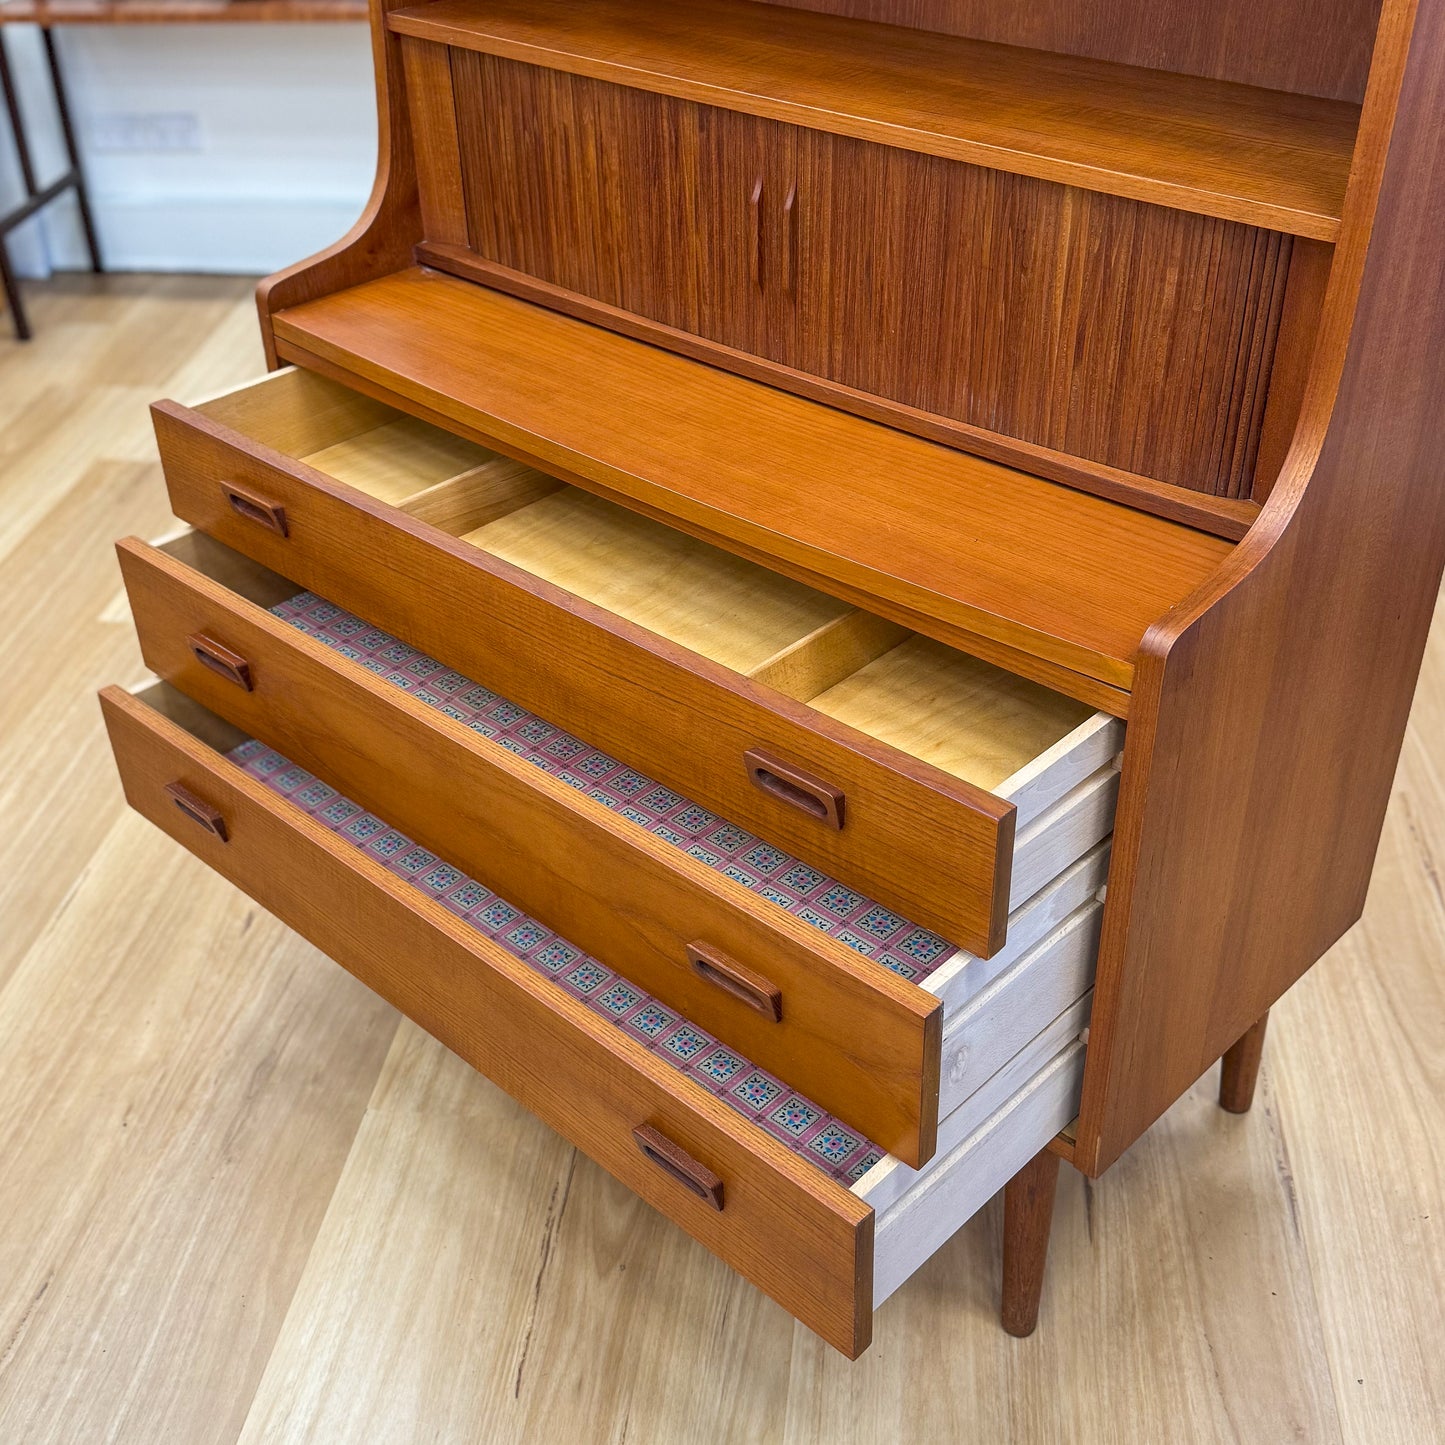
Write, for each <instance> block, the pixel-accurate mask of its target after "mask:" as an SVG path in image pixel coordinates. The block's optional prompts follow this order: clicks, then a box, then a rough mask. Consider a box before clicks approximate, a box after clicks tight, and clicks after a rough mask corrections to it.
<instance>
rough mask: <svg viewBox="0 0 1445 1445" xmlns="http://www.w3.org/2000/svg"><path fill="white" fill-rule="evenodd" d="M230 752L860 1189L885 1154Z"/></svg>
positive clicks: (239, 750) (535, 932)
mask: <svg viewBox="0 0 1445 1445" xmlns="http://www.w3.org/2000/svg"><path fill="white" fill-rule="evenodd" d="M226 756H227V757H229V758H230V759H231V761H232V762H234V763H237V764H238V765H239V766H240V767H241V768H243V769H244V770H245V771H246V772H248V773H250V774H251V776H252V777H254V778H257V779H259V780H260V781H261V782H263V783H265V784H266V786H267V787H269V788H271V789H272V790H273V791H274V792H277V793H280V794H281V795H282V796H283V797H285V798H286V799H288V801H290V802H291V803H293V804H295V805H296V806H297V807H299V808H302V809H304V810H305V811H306V812H308V813H310V814H311V816H312V817H313V818H315V819H316V820H317V821H318V822H320V823H324V824H325V825H326V826H327V827H328V828H330V829H331V830H332V832H334V833H335V834H336V835H337V836H338V837H339V838H343V839H345V840H346V841H347V842H348V843H350V844H352V845H353V846H354V847H356V848H359V849H361V850H362V851H364V852H366V853H368V854H370V855H371V856H372V857H373V858H374V859H377V860H379V861H380V862H382V863H383V864H384V865H385V866H386V867H387V868H388V869H389V870H390V871H391V872H392V873H394V874H396V875H397V876H398V877H400V878H404V879H406V881H407V882H408V883H410V884H411V885H412V886H413V887H414V888H416V889H419V890H420V891H421V892H422V893H424V894H426V895H427V896H428V897H431V898H439V899H440V900H441V902H442V903H443V904H445V905H446V906H447V907H448V908H449V909H451V911H452V912H453V913H456V914H457V915H459V916H460V917H461V918H462V919H463V921H464V922H466V923H468V924H470V925H471V926H472V927H473V928H475V929H476V930H477V932H478V933H480V934H482V935H484V936H485V937H486V938H489V939H490V940H491V941H492V942H493V943H495V944H497V945H498V946H499V947H501V948H504V949H506V950H507V952H508V953H510V954H512V955H513V956H514V957H516V958H519V959H521V960H522V962H524V963H526V964H529V965H530V966H531V967H532V968H534V969H535V970H536V971H537V972H538V973H540V974H543V975H545V976H546V977H548V978H551V979H552V980H553V981H554V982H555V983H557V984H560V985H561V987H563V988H564V989H566V990H567V992H568V993H570V994H571V995H572V996H573V997H574V998H577V999H580V1000H581V1001H582V1002H583V1003H584V1004H586V1005H587V1007H588V1008H590V1009H592V1010H593V1011H594V1012H595V1013H598V1014H601V1015H602V1017H603V1018H605V1019H607V1020H608V1021H609V1022H611V1023H613V1024H615V1025H616V1026H617V1027H618V1028H620V1029H622V1030H623V1031H624V1032H626V1033H627V1034H628V1035H629V1036H630V1037H631V1038H633V1039H634V1040H635V1041H637V1042H639V1043H641V1044H643V1045H644V1046H645V1047H647V1048H648V1049H650V1050H652V1052H653V1053H655V1054H657V1055H658V1057H659V1058H662V1059H665V1060H666V1061H667V1062H668V1063H669V1064H671V1065H673V1067H674V1068H676V1069H678V1070H680V1071H681V1072H682V1073H685V1074H688V1075H690V1076H691V1077H692V1078H693V1079H694V1080H695V1081H696V1082H697V1083H699V1084H701V1085H702V1086H703V1087H704V1088H705V1089H707V1090H708V1092H709V1093H711V1094H714V1095H716V1097H717V1098H719V1099H721V1100H722V1101H723V1102H724V1103H725V1104H727V1105H729V1106H730V1107H731V1108H733V1109H736V1110H737V1112H738V1113H739V1114H741V1115H743V1116H744V1118H747V1119H751V1120H752V1121H753V1122H754V1123H755V1124H758V1125H759V1126H760V1127H762V1128H763V1129H766V1130H767V1132H768V1133H769V1134H771V1135H772V1136H773V1137H774V1138H775V1139H780V1140H781V1141H782V1142H783V1143H784V1144H786V1145H787V1146H788V1148H790V1149H791V1150H792V1151H793V1152H794V1153H795V1154H798V1155H800V1156H801V1157H802V1158H804V1159H806V1160H808V1162H809V1163H811V1164H813V1165H815V1166H817V1167H818V1168H819V1169H821V1170H822V1171H823V1172H824V1173H825V1174H827V1175H829V1176H830V1177H831V1178H833V1179H836V1180H838V1181H839V1182H840V1183H841V1184H843V1185H845V1186H847V1185H852V1184H854V1183H856V1182H857V1181H858V1180H859V1179H861V1178H862V1177H863V1176H864V1175H865V1174H866V1173H867V1172H868V1171H869V1170H870V1169H871V1168H872V1167H873V1166H874V1165H875V1164H877V1163H878V1161H879V1160H880V1159H882V1158H883V1151H882V1150H881V1149H879V1148H878V1147H877V1146H876V1145H874V1144H872V1143H870V1142H869V1141H868V1140H867V1139H865V1138H864V1137H863V1136H862V1135H861V1134H859V1133H858V1132H857V1130H855V1129H850V1128H848V1127H847V1126H846V1125H844V1124H843V1123H842V1122H841V1121H840V1120H838V1119H836V1118H834V1117H833V1115H831V1114H829V1113H827V1112H826V1111H825V1110H823V1109H822V1108H820V1107H819V1106H818V1105H817V1104H815V1103H813V1102H812V1100H811V1099H806V1098H804V1097H803V1096H802V1095H801V1094H798V1093H794V1092H793V1090H791V1089H789V1088H788V1086H787V1085H786V1084H784V1083H783V1081H782V1080H781V1079H779V1078H777V1077H775V1076H774V1075H772V1074H769V1073H767V1072H766V1071H765V1070H763V1069H759V1068H757V1067H755V1066H754V1065H753V1064H751V1063H750V1062H749V1061H748V1060H747V1059H745V1058H743V1057H742V1055H741V1054H737V1053H734V1052H733V1051H732V1050H731V1049H728V1048H725V1047H724V1046H723V1045H722V1044H720V1043H719V1042H718V1041H717V1040H716V1039H715V1038H713V1037H712V1035H711V1034H708V1033H705V1032H704V1031H703V1030H702V1029H700V1028H698V1027H697V1026H696V1025H695V1024H692V1023H689V1022H688V1020H687V1019H685V1018H683V1017H682V1016H681V1015H680V1014H678V1013H676V1012H674V1011H673V1010H672V1009H669V1008H666V1007H664V1005H662V1004H661V1003H659V1002H658V1001H657V1000H656V999H655V998H653V997H652V996H651V995H650V994H645V993H643V992H642V990H641V989H639V988H635V987H634V986H633V985H632V984H630V983H628V982H627V980H626V979H625V978H623V977H622V976H621V975H620V974H616V973H614V972H612V970H611V969H608V968H606V967H604V966H603V965H602V964H601V963H599V962H598V961H597V960H596V959H595V958H592V957H591V956H590V955H588V954H585V953H583V952H582V950H581V949H579V948H576V947H574V946H573V945H572V944H570V943H568V942H567V940H566V939H564V938H559V937H558V936H557V935H556V934H555V933H553V932H551V930H549V929H548V928H546V927H544V926H543V925H542V924H540V923H538V922H537V920H536V919H534V918H529V917H528V916H527V915H526V914H524V913H523V912H522V911H521V910H520V909H519V908H514V907H513V906H512V905H511V904H510V903H508V902H507V901H506V900H505V899H502V898H499V897H498V896H497V895H496V894H495V893H492V892H490V891H489V890H488V889H486V888H484V887H483V886H482V885H481V884H480V883H478V882H477V881H476V879H474V878H468V877H467V876H466V875H465V874H464V873H462V872H461V871H460V870H459V869H456V868H453V867H452V866H451V865H450V864H449V863H444V862H442V861H441V859H439V858H438V857H437V855H436V854H435V853H429V852H428V851H427V850H426V849H425V848H423V847H421V846H420V845H419V844H417V843H414V842H413V841H412V840H411V839H410V838H408V837H406V835H405V834H403V833H400V832H398V831H397V830H396V829H395V828H392V827H389V826H388V825H387V824H386V823H385V822H383V821H382V820H381V819H380V818H378V817H376V816H375V814H373V813H368V812H366V811H365V810H364V809H363V808H362V807H361V805H360V804H359V803H354V802H352V800H351V799H350V798H346V797H343V796H342V795H341V794H340V793H338V792H337V791H336V789H334V788H332V787H328V786H327V784H325V783H323V782H322V781H321V779H320V778H318V777H316V776H315V775H314V774H312V773H308V772H307V771H306V769H305V768H302V767H299V766H298V765H296V764H295V763H292V762H291V761H290V760H289V759H287V758H284V757H282V755H281V754H280V753H278V752H276V751H275V750H274V749H272V748H268V747H267V746H266V745H265V743H262V742H259V741H257V740H256V739H255V738H249V739H247V741H245V742H243V743H240V744H238V745H237V746H236V747H234V748H233V749H232V750H231V751H230V752H229V753H228V754H227V755H226Z"/></svg>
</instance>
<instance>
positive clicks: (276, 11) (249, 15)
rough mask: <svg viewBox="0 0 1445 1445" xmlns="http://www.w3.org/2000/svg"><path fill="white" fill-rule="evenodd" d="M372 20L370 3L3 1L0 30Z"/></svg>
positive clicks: (280, 0) (292, 0) (333, 0)
mask: <svg viewBox="0 0 1445 1445" xmlns="http://www.w3.org/2000/svg"><path fill="white" fill-rule="evenodd" d="M366 16H367V7H366V0H0V24H6V23H9V24H25V25H275V24H282V23H289V24H314V23H316V22H318V21H336V20H346V21H351V22H353V23H354V22H356V21H360V20H365V19H366Z"/></svg>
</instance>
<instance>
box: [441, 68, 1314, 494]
mask: <svg viewBox="0 0 1445 1445" xmlns="http://www.w3.org/2000/svg"><path fill="white" fill-rule="evenodd" d="M452 74H453V82H454V85H453V88H454V93H455V96H456V122H457V134H458V139H459V152H460V158H461V167H462V174H463V182H464V191H465V199H466V224H467V230H468V238H469V244H470V247H471V249H472V250H473V251H475V252H476V253H477V254H478V255H480V256H482V257H484V258H485V259H486V260H488V261H491V262H494V263H496V264H498V265H500V266H503V267H506V268H508V269H510V270H512V271H517V272H521V273H524V274H525V275H528V276H533V277H537V278H539V279H540V280H542V281H545V282H547V283H549V284H550V285H553V286H556V287H559V288H562V289H563V290H564V291H568V292H572V293H576V294H577V295H580V296H583V297H587V298H590V299H591V300H593V301H597V302H601V303H603V304H605V305H607V306H611V307H616V308H619V309H621V310H623V311H626V312H630V313H633V314H634V315H637V316H640V317H643V318H646V319H647V320H649V321H651V322H656V323H659V324H661V325H663V326H667V327H672V328H676V329H678V330H681V331H684V332H688V333H691V334H693V335H696V336H700V337H703V338H705V339H707V340H708V341H711V342H715V343H717V344H719V345H721V346H725V347H729V348H733V349H735V350H738V351H742V352H745V353H748V354H750V355H754V356H760V357H763V358H766V359H767V360H768V361H771V362H775V363H778V364H780V365H783V366H787V367H790V368H795V369H797V370H799V371H802V372H804V373H807V374H810V375H814V376H818V377H821V378H823V379H825V380H826V381H828V382H831V383H835V384H838V385H841V386H845V387H849V388H854V389H856V390H858V391H861V392H866V393H870V394H873V395H876V396H880V397H884V398H887V399H888V400H890V401H893V402H900V403H903V404H904V405H906V406H909V407H914V408H917V409H918V410H920V411H922V412H925V413H929V414H933V415H937V416H941V417H944V418H948V419H950V420H953V421H958V422H963V423H966V424H967V425H969V426H972V427H978V428H982V429H984V430H986V431H989V432H993V433H997V434H999V435H1002V436H1004V437H1010V438H1016V439H1018V440H1020V441H1023V442H1026V443H1030V444H1033V445H1036V446H1042V447H1048V448H1051V449H1053V450H1054V451H1056V452H1060V453H1064V454H1066V455H1069V456H1074V457H1079V458H1083V459H1085V460H1086V461H1088V462H1093V463H1098V464H1100V465H1103V466H1106V467H1111V468H1118V469H1121V470H1123V471H1126V472H1131V473H1136V474H1141V475H1143V476H1147V477H1152V478H1155V479H1157V480H1159V481H1163V482H1168V483H1171V484H1174V485H1177V486H1181V487H1187V488H1190V489H1192V490H1195V491H1200V492H1206V493H1211V494H1214V495H1216V496H1221V497H1248V496H1249V495H1250V490H1251V484H1252V481H1253V473H1254V455H1255V450H1256V447H1257V444H1258V433H1259V425H1260V420H1261V417H1262V415H1263V408H1264V401H1265V394H1266V391H1267V379H1268V376H1269V368H1270V364H1271V361H1272V359H1273V348H1274V341H1275V335H1276V332H1277V328H1278V320H1279V313H1280V309H1281V306H1282V301H1283V294H1284V282H1285V278H1286V275H1287V271H1288V263H1289V257H1290V250H1291V243H1290V240H1289V238H1288V237H1284V236H1281V235H1278V234H1276V233H1274V232H1267V231H1261V230H1258V229H1256V228H1252V227H1248V226H1243V225H1239V224H1236V223H1233V222H1225V221H1219V220H1215V219H1212V218H1209V217H1205V216H1199V215H1194V214H1192V213H1188V212H1180V211H1172V210H1167V209H1164V208H1162V207H1158V206H1150V205H1146V204H1142V203H1139V202H1135V201H1129V200H1122V199H1119V198H1117V197H1112V196H1107V195H1104V194H1102V193H1098V192H1086V191H1080V190H1076V189H1073V188H1070V187H1065V186H1061V185H1057V184H1054V183H1052V182H1048V181H1040V180H1035V179H1032V178H1029V177H1024V176H1015V175H1010V174H1006V173H1003V172H997V171H991V170H987V169H984V168H982V167H978V166H971V165H965V164H962V163H960V162H957V161H950V160H944V159H941V158H938V157H934V156H927V155H922V154H919V153H917V152H913V151H905V150H898V149H894V148H891V147H886V146H879V145H873V144H870V143H868V142H865V141H859V140H855V139H852V138H849V137H844V136H836V135H832V134H828V133H824V132H817V131H809V130H800V129H797V128H795V127H792V126H789V125H784V124H780V123H778V122H774V121H770V120H764V119H760V118H757V117H753V116H746V115H741V114H737V113H734V112H730V111H725V110H720V109H717V108H714V107H711V106H704V105H699V104H695V103H693V102H691V101H684V100H678V99H675V98H672V97H668V96H661V95H654V94H651V93H649V92H645V91H638V90H632V89H629V88H626V87H622V86H617V85H612V84H608V83H606V82H603V81H597V80H592V79H590V78H587V77H582V76H574V75H569V74H565V73H562V72H558V71H552V70H544V69H541V68H538V67H534V66H529V65H525V64H521V63H519V62H516V61H511V60H505V59H500V58H498V57H494V56H490V55H483V54H477V53H474V52H467V51H453V52H452ZM790 196H791V197H792V198H793V202H792V204H793V207H794V209H793V210H792V211H791V212H789V211H788V210H787V206H788V201H789V197H790Z"/></svg>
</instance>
